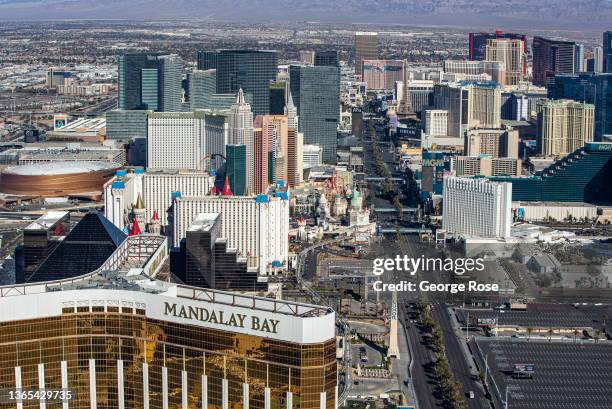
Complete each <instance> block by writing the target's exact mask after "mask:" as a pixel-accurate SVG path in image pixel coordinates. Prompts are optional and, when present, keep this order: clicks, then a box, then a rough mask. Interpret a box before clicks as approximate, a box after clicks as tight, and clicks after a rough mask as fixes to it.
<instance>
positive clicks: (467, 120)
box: [434, 83, 501, 138]
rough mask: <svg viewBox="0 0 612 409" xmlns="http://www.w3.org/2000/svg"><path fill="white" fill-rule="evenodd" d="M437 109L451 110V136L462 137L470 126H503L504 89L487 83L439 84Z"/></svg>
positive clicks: (435, 89) (435, 106) (449, 124)
mask: <svg viewBox="0 0 612 409" xmlns="http://www.w3.org/2000/svg"><path fill="white" fill-rule="evenodd" d="M434 108H435V109H443V110H446V111H448V123H447V126H448V129H447V136H450V137H455V138H461V137H463V134H464V132H465V131H468V130H470V129H482V128H487V129H491V128H500V126H501V89H500V88H499V87H498V86H496V85H488V84H469V85H462V84H461V83H450V84H436V85H435V87H434Z"/></svg>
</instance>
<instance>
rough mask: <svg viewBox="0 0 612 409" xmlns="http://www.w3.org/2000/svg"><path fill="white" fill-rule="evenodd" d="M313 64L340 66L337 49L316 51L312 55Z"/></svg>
mask: <svg viewBox="0 0 612 409" xmlns="http://www.w3.org/2000/svg"><path fill="white" fill-rule="evenodd" d="M314 65H326V66H328V67H340V60H339V59H338V51H333V50H332V51H317V52H316V53H315V57H314Z"/></svg>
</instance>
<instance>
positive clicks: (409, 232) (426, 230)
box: [376, 227, 431, 235]
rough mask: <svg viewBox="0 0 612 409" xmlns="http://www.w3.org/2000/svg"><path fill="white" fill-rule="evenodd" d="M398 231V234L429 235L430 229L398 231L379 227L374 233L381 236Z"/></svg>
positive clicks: (410, 228) (403, 229) (415, 228)
mask: <svg viewBox="0 0 612 409" xmlns="http://www.w3.org/2000/svg"><path fill="white" fill-rule="evenodd" d="M398 230H399V233H400V234H420V233H431V229H427V228H423V227H400V228H399V229H397V228H395V227H379V228H378V229H376V232H377V233H378V234H379V235H382V234H397V233H398Z"/></svg>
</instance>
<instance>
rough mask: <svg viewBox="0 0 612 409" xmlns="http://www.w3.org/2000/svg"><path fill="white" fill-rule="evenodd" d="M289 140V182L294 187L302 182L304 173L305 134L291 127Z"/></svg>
mask: <svg viewBox="0 0 612 409" xmlns="http://www.w3.org/2000/svg"><path fill="white" fill-rule="evenodd" d="M287 142H288V151H287V184H288V185H289V187H294V186H296V185H298V184H299V183H301V182H302V178H303V173H304V134H302V133H301V132H298V130H297V129H295V128H289V131H288V133H287Z"/></svg>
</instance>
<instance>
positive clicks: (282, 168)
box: [261, 115, 289, 181]
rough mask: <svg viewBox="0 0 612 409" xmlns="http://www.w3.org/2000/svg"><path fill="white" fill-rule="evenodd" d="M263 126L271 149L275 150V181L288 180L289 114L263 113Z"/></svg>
mask: <svg viewBox="0 0 612 409" xmlns="http://www.w3.org/2000/svg"><path fill="white" fill-rule="evenodd" d="M261 128H262V131H263V135H264V137H265V138H267V139H268V146H269V149H270V151H271V152H274V155H273V157H274V181H277V180H284V181H286V180H287V162H288V161H287V158H288V156H289V145H288V139H287V137H288V130H289V128H288V118H287V115H262V118H261Z"/></svg>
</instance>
